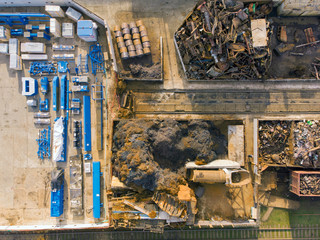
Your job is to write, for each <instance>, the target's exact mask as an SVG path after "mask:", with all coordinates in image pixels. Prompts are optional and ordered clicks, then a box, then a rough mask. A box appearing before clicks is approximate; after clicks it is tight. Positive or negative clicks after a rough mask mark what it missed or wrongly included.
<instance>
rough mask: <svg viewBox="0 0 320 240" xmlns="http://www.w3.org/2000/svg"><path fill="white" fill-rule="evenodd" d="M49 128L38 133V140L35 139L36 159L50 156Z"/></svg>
mask: <svg viewBox="0 0 320 240" xmlns="http://www.w3.org/2000/svg"><path fill="white" fill-rule="evenodd" d="M50 133H51V128H50V126H49V127H48V130H47V129H43V130H42V131H39V138H38V139H37V142H38V152H37V154H38V158H40V159H42V160H43V159H44V158H50V156H51V147H50V145H51V135H50Z"/></svg>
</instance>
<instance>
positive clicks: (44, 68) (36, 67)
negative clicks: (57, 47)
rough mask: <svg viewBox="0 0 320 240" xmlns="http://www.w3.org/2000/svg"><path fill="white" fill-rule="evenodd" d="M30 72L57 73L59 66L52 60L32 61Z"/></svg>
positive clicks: (36, 73) (35, 73) (33, 73)
mask: <svg viewBox="0 0 320 240" xmlns="http://www.w3.org/2000/svg"><path fill="white" fill-rule="evenodd" d="M29 73H31V74H32V75H38V74H40V75H41V74H43V73H47V74H51V73H57V68H56V67H55V66H54V63H52V62H32V63H31V64H30V69H29Z"/></svg>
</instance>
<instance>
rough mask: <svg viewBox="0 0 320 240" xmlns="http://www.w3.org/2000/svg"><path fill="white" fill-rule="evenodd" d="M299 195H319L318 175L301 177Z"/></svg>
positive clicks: (319, 177) (319, 182) (319, 176)
mask: <svg viewBox="0 0 320 240" xmlns="http://www.w3.org/2000/svg"><path fill="white" fill-rule="evenodd" d="M300 194H302V195H320V175H316V174H308V175H301V178H300Z"/></svg>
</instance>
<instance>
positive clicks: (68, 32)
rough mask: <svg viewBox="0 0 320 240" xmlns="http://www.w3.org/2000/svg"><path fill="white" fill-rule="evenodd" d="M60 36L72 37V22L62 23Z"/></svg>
mask: <svg viewBox="0 0 320 240" xmlns="http://www.w3.org/2000/svg"><path fill="white" fill-rule="evenodd" d="M62 37H65V38H74V27H73V23H62Z"/></svg>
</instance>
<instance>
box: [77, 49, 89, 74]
mask: <svg viewBox="0 0 320 240" xmlns="http://www.w3.org/2000/svg"><path fill="white" fill-rule="evenodd" d="M88 72H89V66H88V54H86V55H85V56H82V55H81V54H79V56H78V58H77V67H76V74H77V75H79V74H86V73H88Z"/></svg>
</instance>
